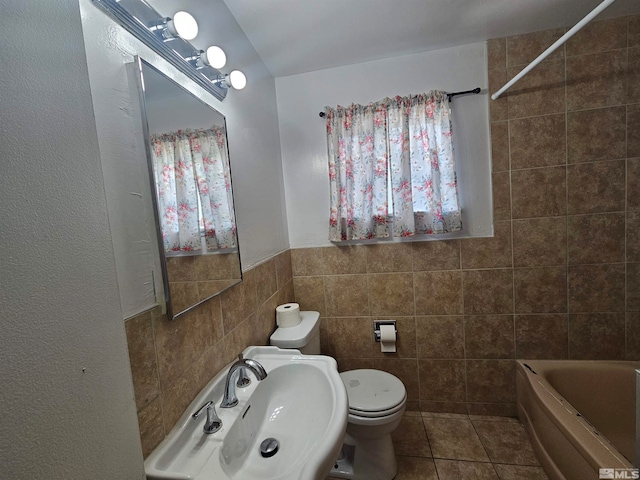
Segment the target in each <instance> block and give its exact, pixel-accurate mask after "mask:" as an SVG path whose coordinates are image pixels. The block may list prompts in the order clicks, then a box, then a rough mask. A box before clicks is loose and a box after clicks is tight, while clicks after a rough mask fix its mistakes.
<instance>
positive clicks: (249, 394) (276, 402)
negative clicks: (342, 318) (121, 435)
mask: <svg viewBox="0 0 640 480" xmlns="http://www.w3.org/2000/svg"><path fill="white" fill-rule="evenodd" d="M243 355H244V358H251V359H253V360H256V361H258V362H260V364H261V365H262V366H263V367H264V368H265V370H266V371H267V377H266V378H265V379H264V380H262V381H260V382H259V381H257V380H256V379H255V377H253V374H252V373H249V374H248V375H249V378H251V385H249V386H248V387H246V388H237V389H236V393H237V396H238V405H236V406H235V407H233V408H219V405H220V401H221V399H222V393H223V390H224V382H225V379H226V375H227V371H228V368H225V369H224V370H223V371H222V372H220V373H219V374H218V375H216V377H215V378H213V380H211V381H210V382H209V384H208V385H207V386H206V387H205V388H204V389H203V390H202V391H201V392H200V394H198V396H197V397H196V399H195V400H194V401H193V402H192V403H191V405H190V406H189V408H188V409H187V411H185V413H184V414H183V415H182V417H181V419H180V421H179V422H178V423H177V425H176V426H175V427H174V428H173V430H172V431H171V432H170V433H169V435H168V436H167V437H166V438H165V439H164V441H163V442H162V443H161V444H160V445H158V447H157V448H156V449H155V450H154V451H153V452H152V453H151V455H149V457H148V458H147V460H146V461H145V471H146V474H147V478H148V479H174V480H187V479H194V480H196V479H205V478H206V479H216V480H217V479H242V480H252V479H256V480H258V479H260V480H270V479H272V480H276V479H278V480H289V479H291V480H294V479H296V480H298V479H299V480H315V479H317V480H321V479H324V478H325V477H326V476H327V474H328V473H329V471H330V470H331V468H332V467H333V465H334V461H335V459H336V457H337V456H338V453H339V451H340V448H341V446H342V441H343V438H344V433H345V429H346V426H347V413H348V400H347V394H346V391H345V388H344V384H343V383H342V380H341V379H340V375H339V374H338V370H337V366H336V362H335V360H334V359H333V358H331V357H325V356H322V355H302V354H301V353H300V352H299V351H297V350H288V349H287V350H284V349H280V348H277V347H249V348H247V349H246V350H245V351H244V352H243ZM209 400H213V402H214V403H215V405H216V411H217V412H218V415H219V417H220V419H221V420H222V428H221V429H220V430H219V431H218V432H216V433H214V434H209V435H207V434H205V433H204V432H203V426H204V422H205V419H204V418H202V417H205V415H201V416H200V417H199V418H198V419H193V418H191V415H192V414H193V413H194V412H195V411H196V410H197V409H198V408H199V407H200V406H201V405H203V404H204V403H206V402H207V401H209ZM269 438H273V439H276V441H277V444H278V447H277V450H276V453H275V454H273V456H270V457H264V456H263V455H262V454H261V449H260V445H261V443H262V442H263V441H264V440H266V439H269Z"/></svg>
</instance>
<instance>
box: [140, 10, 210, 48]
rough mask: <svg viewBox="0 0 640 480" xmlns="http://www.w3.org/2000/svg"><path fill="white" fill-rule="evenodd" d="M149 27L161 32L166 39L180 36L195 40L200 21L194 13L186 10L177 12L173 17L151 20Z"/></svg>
mask: <svg viewBox="0 0 640 480" xmlns="http://www.w3.org/2000/svg"><path fill="white" fill-rule="evenodd" d="M149 29H150V30H151V31H154V32H157V33H159V34H160V36H161V37H162V38H163V40H165V41H166V40H173V39H174V38H178V37H179V38H182V39H184V40H193V39H194V38H196V37H197V36H198V22H196V19H195V18H193V15H191V14H190V13H187V12H184V11H180V12H176V13H175V15H174V16H173V18H169V17H165V18H161V19H160V20H155V21H153V22H151V24H150V25H149Z"/></svg>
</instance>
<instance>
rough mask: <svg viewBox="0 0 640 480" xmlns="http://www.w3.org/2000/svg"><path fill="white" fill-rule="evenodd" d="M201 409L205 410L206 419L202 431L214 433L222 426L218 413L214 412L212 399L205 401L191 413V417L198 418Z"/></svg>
mask: <svg viewBox="0 0 640 480" xmlns="http://www.w3.org/2000/svg"><path fill="white" fill-rule="evenodd" d="M203 410H206V411H207V421H206V422H205V424H204V429H203V430H204V433H206V434H211V433H216V432H217V431H218V430H220V429H221V428H222V420H220V417H218V414H217V413H216V407H215V405H214V404H213V402H212V401H208V402H207V403H205V404H204V405H202V406H201V407H200V408H199V409H198V411H197V412H196V413H194V414H193V415H191V418H193V419H196V418H198V417H199V416H200V414H201V413H202V412H203Z"/></svg>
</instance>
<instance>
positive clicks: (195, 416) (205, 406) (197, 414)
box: [191, 400, 213, 419]
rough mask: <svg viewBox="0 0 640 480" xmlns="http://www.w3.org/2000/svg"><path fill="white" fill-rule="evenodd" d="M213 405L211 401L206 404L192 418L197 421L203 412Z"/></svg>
mask: <svg viewBox="0 0 640 480" xmlns="http://www.w3.org/2000/svg"><path fill="white" fill-rule="evenodd" d="M211 405H213V402H212V401H211V400H209V401H208V402H207V403H205V404H204V405H202V406H201V407H200V408H199V409H198V411H197V412H196V413H194V414H193V415H191V418H193V419H196V418H198V417H199V416H200V414H201V413H202V411H203V410H205V409H206V408H207V407H210V406H211Z"/></svg>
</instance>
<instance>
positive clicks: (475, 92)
mask: <svg viewBox="0 0 640 480" xmlns="http://www.w3.org/2000/svg"><path fill="white" fill-rule="evenodd" d="M480 91H481V89H480V87H476V88H474V89H473V90H465V91H464V92H452V93H447V98H448V99H449V101H451V99H452V98H453V97H455V96H456V95H467V94H474V95H477V94H478V93H480ZM318 115H319V116H320V118H324V117H325V116H326V113H324V112H320V113H319V114H318Z"/></svg>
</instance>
